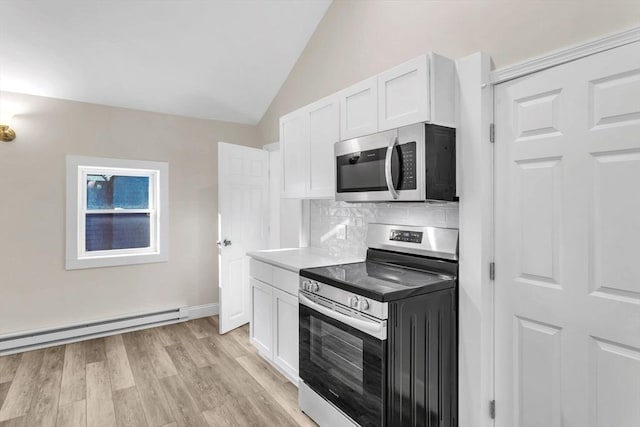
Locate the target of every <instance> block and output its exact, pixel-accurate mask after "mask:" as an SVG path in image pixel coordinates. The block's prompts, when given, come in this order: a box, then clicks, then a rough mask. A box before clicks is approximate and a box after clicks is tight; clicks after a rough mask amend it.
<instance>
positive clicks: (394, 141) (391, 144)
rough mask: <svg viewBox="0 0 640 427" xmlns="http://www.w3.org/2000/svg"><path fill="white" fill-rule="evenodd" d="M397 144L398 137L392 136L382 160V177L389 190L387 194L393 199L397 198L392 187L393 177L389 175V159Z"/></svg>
mask: <svg viewBox="0 0 640 427" xmlns="http://www.w3.org/2000/svg"><path fill="white" fill-rule="evenodd" d="M396 144H398V137H397V136H394V137H393V138H391V141H389V146H388V147H387V156H386V157H385V159H384V177H385V179H386V181H387V188H388V189H389V193H391V197H393V198H394V200H395V199H397V198H398V192H397V191H396V189H395V187H394V186H393V175H392V174H391V157H392V156H393V148H394V147H395V146H396Z"/></svg>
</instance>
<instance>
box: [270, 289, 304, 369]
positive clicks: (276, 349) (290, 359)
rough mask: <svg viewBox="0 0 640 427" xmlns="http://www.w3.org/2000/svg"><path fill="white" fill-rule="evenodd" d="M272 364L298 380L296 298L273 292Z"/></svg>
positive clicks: (284, 293)
mask: <svg viewBox="0 0 640 427" xmlns="http://www.w3.org/2000/svg"><path fill="white" fill-rule="evenodd" d="M273 338H274V339H273V363H275V364H276V366H278V367H279V368H280V369H282V370H283V371H285V372H286V373H288V374H289V375H290V376H291V377H293V378H298V298H297V297H294V296H293V295H291V294H288V293H286V292H282V291H280V290H278V289H274V290H273Z"/></svg>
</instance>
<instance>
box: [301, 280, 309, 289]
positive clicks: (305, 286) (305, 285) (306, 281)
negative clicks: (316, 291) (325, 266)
mask: <svg viewBox="0 0 640 427" xmlns="http://www.w3.org/2000/svg"><path fill="white" fill-rule="evenodd" d="M309 285H310V283H309V281H308V280H305V281H303V282H302V286H301V288H302V289H303V290H305V291H308V290H309Z"/></svg>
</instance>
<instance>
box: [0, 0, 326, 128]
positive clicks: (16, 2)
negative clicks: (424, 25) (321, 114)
mask: <svg viewBox="0 0 640 427" xmlns="http://www.w3.org/2000/svg"><path fill="white" fill-rule="evenodd" d="M330 4H331V0H182V1H179V0H128V1H127V0H108V1H105V0H103V1H95V0H93V1H92V0H31V1H25V0H0V10H1V12H0V15H1V16H2V19H1V22H0V90H6V91H10V92H20V93H28V94H32V95H40V96H47V97H53V98H62V99H71V100H76V101H84V102H92V103H97V104H105V105H113V106H118V107H127V108H134V109H139V110H146V111H155V112H162V113H169V114H177V115H183V116H191V117H199V118H206V119H216V120H225V121H232V122H238V123H249V124H255V123H257V122H258V121H259V120H260V118H261V117H262V115H263V114H264V112H265V111H266V109H267V108H268V107H269V104H270V103H271V101H272V99H273V98H274V96H275V95H276V94H277V92H278V90H279V89H280V86H281V85H282V84H283V83H284V81H285V79H286V78H287V76H288V74H289V72H290V71H291V68H293V66H294V64H295V62H296V61H297V59H298V57H299V56H300V54H301V53H302V50H303V49H304V47H305V46H306V44H307V42H308V40H309V38H310V37H311V34H313V32H314V31H315V29H316V26H317V25H318V23H319V22H320V19H321V18H322V17H323V16H324V13H325V12H326V10H327V8H328V7H329V5H330Z"/></svg>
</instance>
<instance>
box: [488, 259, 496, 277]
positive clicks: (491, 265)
mask: <svg viewBox="0 0 640 427" xmlns="http://www.w3.org/2000/svg"><path fill="white" fill-rule="evenodd" d="M489 279H491V280H496V263H495V262H491V263H489Z"/></svg>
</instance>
